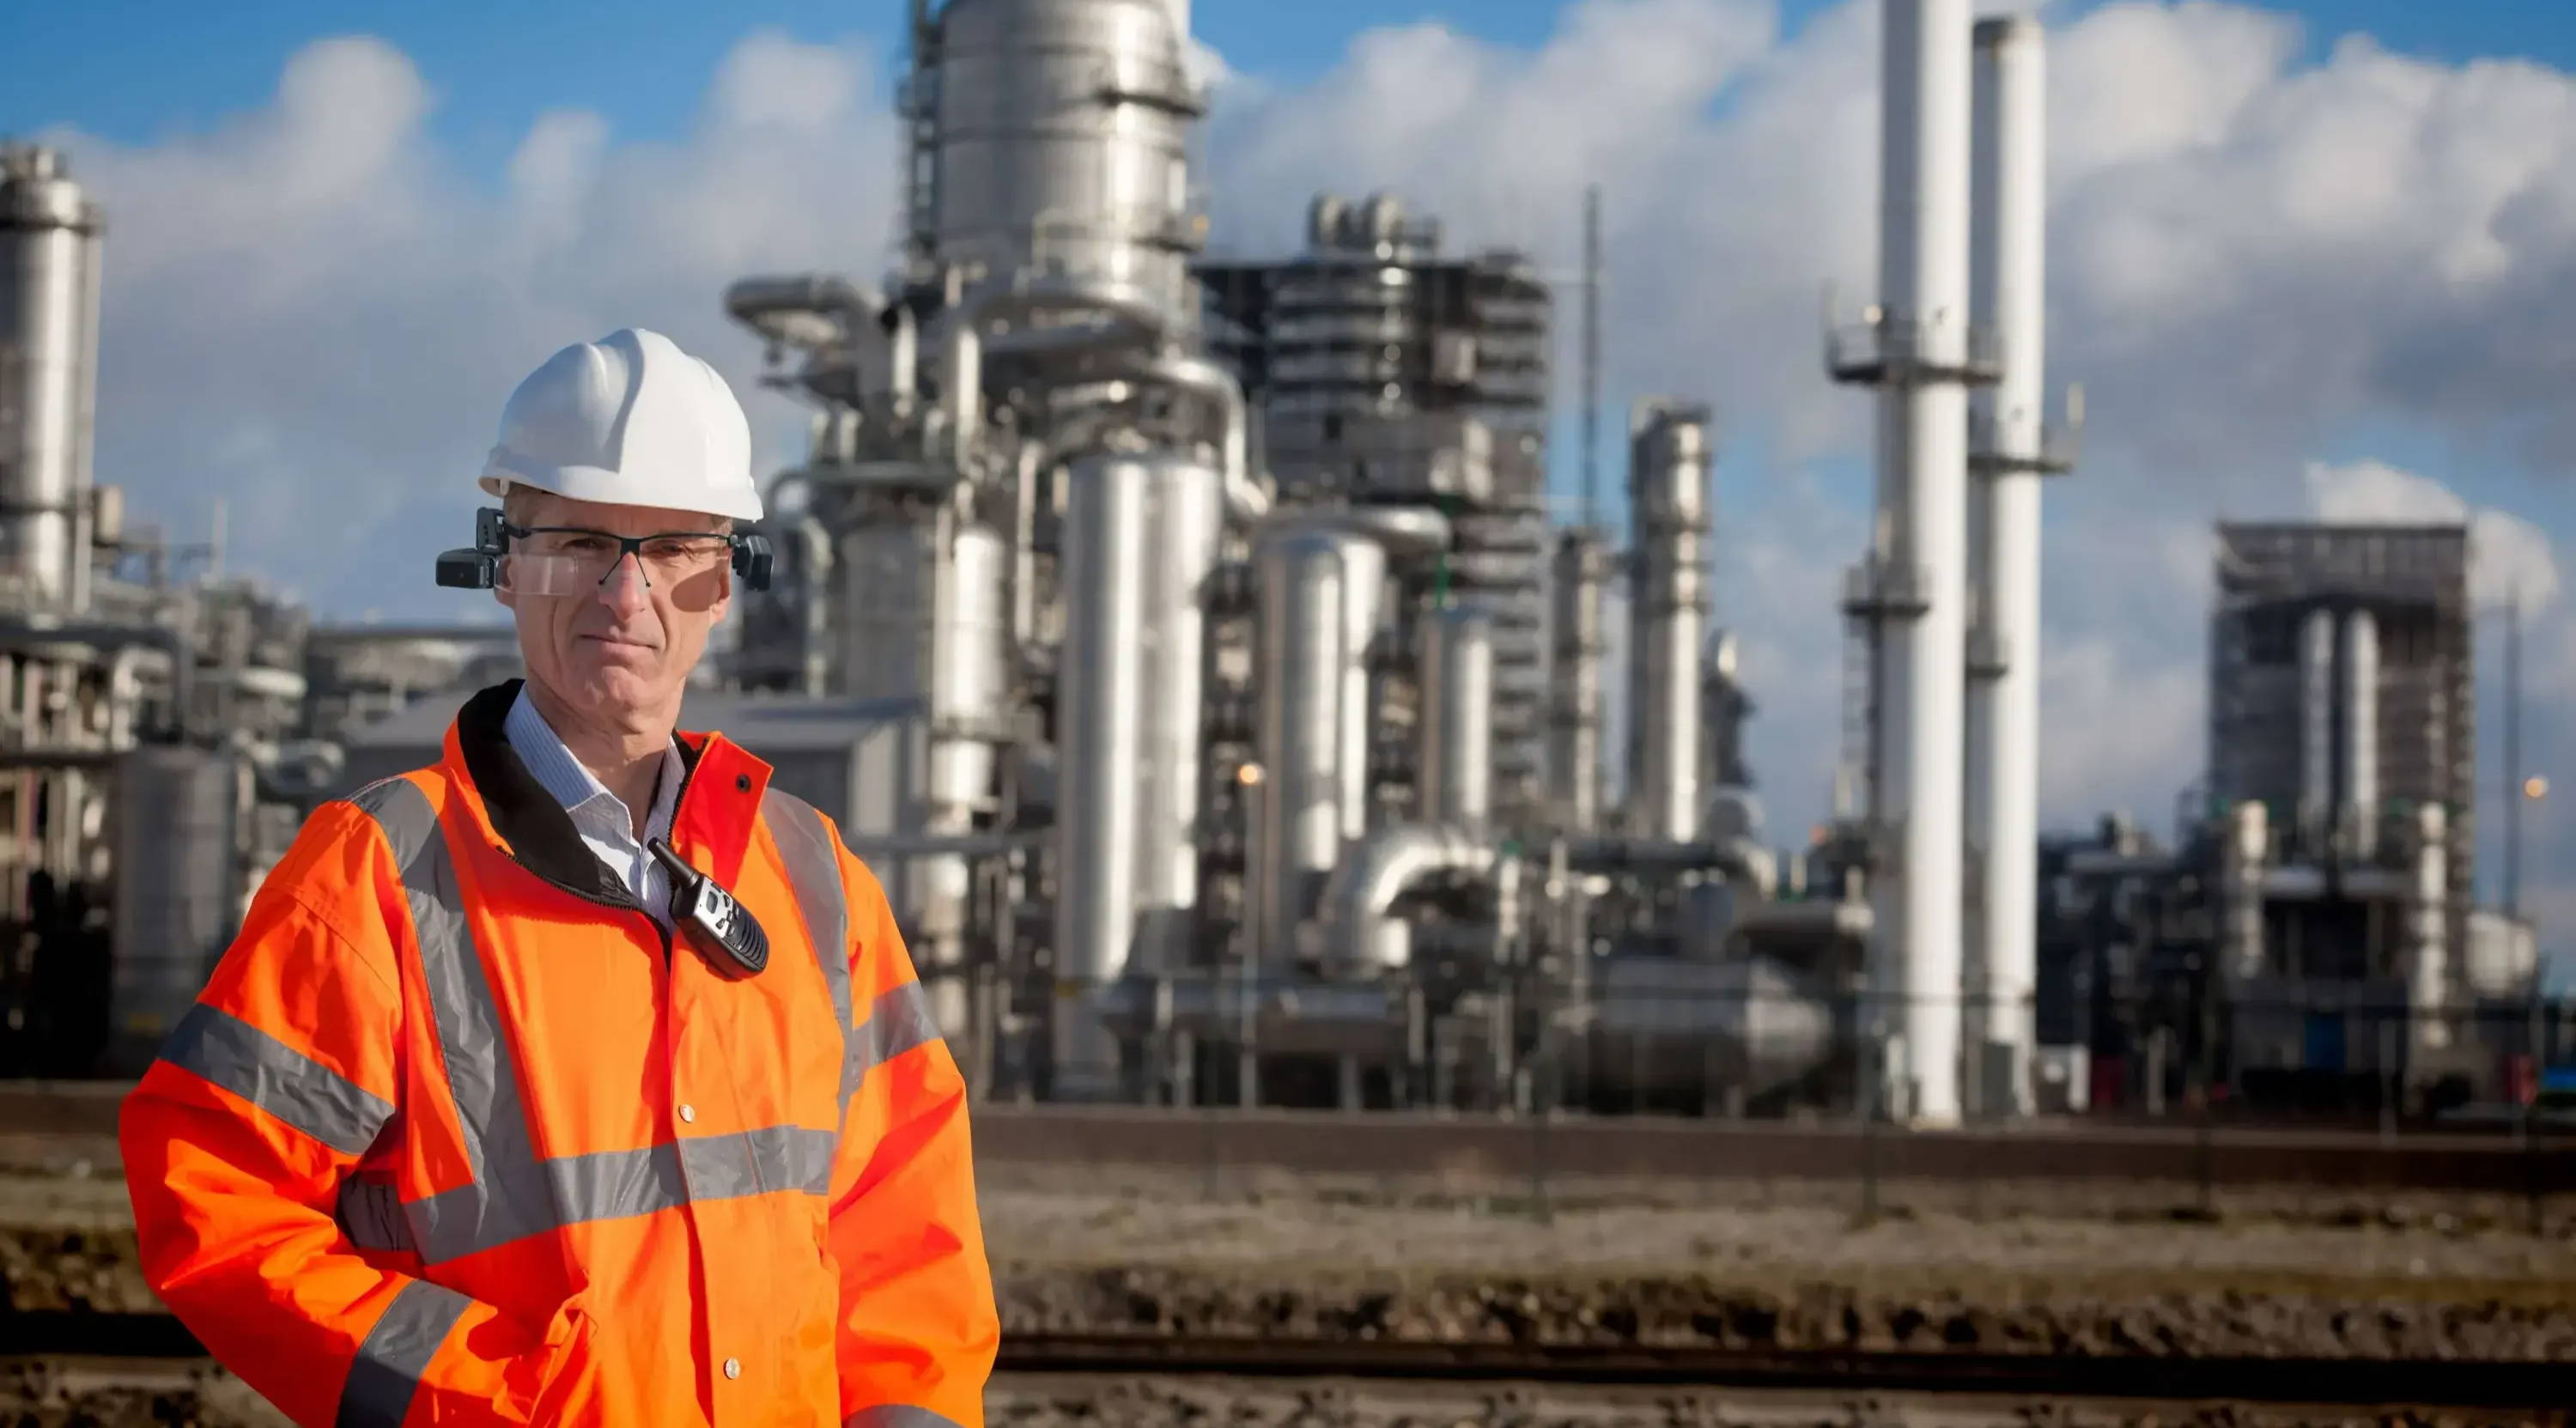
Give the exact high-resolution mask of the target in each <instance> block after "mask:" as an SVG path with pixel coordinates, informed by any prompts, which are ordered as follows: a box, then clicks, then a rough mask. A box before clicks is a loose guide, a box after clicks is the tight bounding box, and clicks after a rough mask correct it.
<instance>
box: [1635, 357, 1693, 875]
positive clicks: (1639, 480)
mask: <svg viewBox="0 0 2576 1428" xmlns="http://www.w3.org/2000/svg"><path fill="white" fill-rule="evenodd" d="M1710 460H1711V453H1710V443H1709V430H1708V411H1707V409H1706V408H1705V407H1698V406H1690V405H1685V404H1681V403H1675V402H1667V401H1662V400H1655V399H1649V400H1647V401H1643V402H1640V403H1638V405H1637V409H1636V412H1635V415H1634V419H1633V421H1632V422H1631V424H1630V441H1629V450H1628V480H1629V487H1630V507H1631V512H1632V515H1631V521H1632V523H1633V526H1634V531H1635V534H1634V538H1633V541H1632V546H1631V548H1632V552H1633V554H1632V561H1633V570H1632V575H1631V582H1632V583H1631V585H1630V599H1629V622H1630V628H1631V630H1632V632H1633V635H1632V638H1631V641H1630V644H1629V668H1630V673H1629V691H1630V693H1629V701H1628V705H1629V720H1630V724H1629V741H1628V748H1629V754H1628V771H1629V774H1628V782H1629V808H1630V822H1631V824H1632V826H1633V827H1634V829H1635V831H1636V832H1637V834H1638V835H1639V836H1641V837H1647V838H1659V839H1663V840H1666V841H1669V842H1687V841H1689V840H1690V839H1692V838H1694V837H1696V836H1697V834H1698V831H1699V810H1700V802H1701V797H1700V782H1701V779H1700V761H1701V756H1702V753H1703V749H1702V740H1701V738H1700V681H1699V652H1700V644H1701V641H1702V640H1703V639H1704V638H1705V637H1706V633H1707V629H1708V556H1707V550H1708V528H1709V511H1708V480H1709V466H1710Z"/></svg>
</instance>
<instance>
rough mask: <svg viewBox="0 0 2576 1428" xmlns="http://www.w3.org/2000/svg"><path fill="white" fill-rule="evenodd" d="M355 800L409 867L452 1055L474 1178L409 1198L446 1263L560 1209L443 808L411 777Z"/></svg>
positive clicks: (416, 1224) (430, 1252)
mask: <svg viewBox="0 0 2576 1428" xmlns="http://www.w3.org/2000/svg"><path fill="white" fill-rule="evenodd" d="M354 801H355V802H356V803H357V805H358V806H359V807H361V808H364V809H366V810H367V812H369V813H370V814H373V815H374V816H375V819H376V821H377V823H378V824H380V825H381V826H382V827H383V828H384V830H385V837H386V839H387V841H388V842H390V843H392V845H393V850H394V857H395V859H396V862H397V865H398V866H399V867H400V868H401V869H402V884H403V893H404V897H405V900H406V901H407V902H409V903H410V905H411V920H412V929H413V932H414V934H415V936H416V937H417V939H418V941H419V943H420V962H421V972H422V974H423V977H424V979H425V980H426V981H427V982H428V984H429V1004H430V1015H431V1016H432V1017H433V1018H434V1019H435V1020H436V1022H437V1025H438V1047H439V1056H440V1060H442V1061H444V1062H445V1063H446V1068H447V1094H448V1099H449V1102H450V1104H452V1105H453V1106H454V1107H455V1108H456V1116H457V1121H458V1126H459V1129H460V1130H461V1131H462V1132H463V1135H464V1141H465V1163H466V1167H467V1169H468V1170H469V1171H470V1172H471V1173H472V1175H473V1177H474V1178H473V1182H472V1183H471V1184H469V1185H462V1186H458V1187H457V1188H456V1189H453V1190H447V1191H442V1192H440V1193H438V1194H436V1195H432V1196H429V1197H427V1198H425V1199H422V1200H416V1201H413V1202H412V1203H410V1204H409V1205H407V1206H405V1207H404V1209H405V1213H406V1215H407V1217H408V1218H409V1219H410V1221H411V1227H412V1239H413V1242H414V1243H415V1244H417V1245H419V1246H420V1249H421V1256H422V1258H423V1259H425V1260H427V1261H428V1262H430V1263H432V1264H436V1263H439V1262H442V1261H445V1260H450V1259H455V1258H457V1257H459V1256H462V1255H466V1254H471V1253H474V1252H475V1251H476V1250H481V1249H490V1248H492V1247H493V1246H495V1245H503V1244H507V1243H509V1242H510V1241H512V1240H516V1239H522V1238H524V1237H526V1236H528V1235H533V1234H537V1233H539V1232H541V1231H544V1230H547V1229H550V1228H552V1227H553V1226H555V1225H556V1224H559V1223H561V1222H562V1216H561V1214H560V1213H559V1207H558V1206H556V1205H555V1204H553V1203H551V1197H550V1196H549V1194H548V1185H547V1180H546V1176H545V1174H544V1172H543V1170H542V1169H541V1168H540V1167H539V1166H538V1164H537V1155H536V1148H535V1145H534V1143H533V1141H532V1139H531V1137H530V1135H529V1131H528V1113H527V1106H526V1104H525V1103H524V1102H523V1101H521V1100H520V1098H519V1069H518V1064H517V1063H516V1062H515V1061H514V1060H513V1059H512V1058H511V1056H510V1050H509V1047H508V1045H507V1044H506V1043H505V1042H504V1040H503V1038H502V1034H501V1014H500V1010H499V1008H498V1007H497V1006H496V1005H495V1001H494V998H493V995H492V985H491V981H490V979H489V977H488V975H487V974H486V972H485V969H484V966H483V958H482V956H481V954H480V953H479V952H478V951H477V950H476V948H475V945H474V929H473V926H472V924H471V923H469V922H468V921H467V920H466V916H465V896H464V893H463V891H462V890H461V889H460V888H459V887H458V886H457V881H456V863H455V860H454V858H453V857H451V856H450V854H449V853H448V851H447V840H446V839H445V838H443V837H440V836H439V835H438V819H437V814H436V811H435V810H433V809H432V808H431V807H430V805H429V797H428V795H426V794H424V793H422V792H421V791H420V789H419V787H418V786H417V785H415V784H413V783H412V782H411V781H410V780H409V779H398V780H392V781H389V782H386V783H382V784H378V785H376V786H375V787H373V788H369V789H367V790H365V791H364V792H362V793H360V794H359V795H358V796H357V798H356V799H355V800H354Z"/></svg>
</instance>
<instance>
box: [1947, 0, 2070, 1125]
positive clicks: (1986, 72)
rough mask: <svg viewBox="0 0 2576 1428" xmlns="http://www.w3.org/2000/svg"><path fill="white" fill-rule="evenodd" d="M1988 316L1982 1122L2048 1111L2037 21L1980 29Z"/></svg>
mask: <svg viewBox="0 0 2576 1428" xmlns="http://www.w3.org/2000/svg"><path fill="white" fill-rule="evenodd" d="M1975 42H1976V95H1975V101H1976V106H1975V110H1976V112H1975V135H1976V140H1975V165H1974V173H1975V179H1974V189H1975V194H1976V217H1975V225H1974V235H1975V237H1974V245H1973V246H1974V251H1975V304H1974V312H1975V320H1976V325H1977V326H1978V327H1979V328H1981V329H1985V330H1989V331H1992V332H1993V333H1994V335H1995V338H1996V340H1997V345H1998V347H1999V349H2000V356H2001V359H2002V365H2001V371H2000V374H1999V378H1998V381H1997V383H1996V385H1995V388H1994V391H1993V393H1992V394H1991V396H1989V397H1986V398H1985V399H1984V402H1985V405H1986V410H1985V411H1984V412H1983V413H1982V414H1981V416H1980V419H1979V420H1978V421H1976V422H1975V423H1974V427H1975V443H1976V445H1975V450H1974V451H1972V452H1971V453H1970V456H1969V466H1970V469H1971V470H1972V472H1973V473H1974V474H1975V476H1976V477H1977V478H1978V479H1977V481H1976V484H1975V489H1974V490H1973V491H1972V492H1971V494H1970V499H1971V501H1972V503H1973V504H1972V506H1971V508H1970V514H1969V518H1970V522H1971V530H1972V532H1973V539H1972V540H1971V541H1970V549H1971V551H1972V552H1974V553H1975V554H1976V555H1977V556H1978V557H1979V559H1978V560H1977V563H1976V569H1975V571H1974V573H1973V575H1972V584H1973V588H1974V590H1975V591H1976V599H1975V602H1974V605H1975V609H1976V612H1977V619H1976V621H1975V623H1974V624H1973V625H1972V627H1971V629H1970V630H1969V635H1968V673H1969V676H1970V683H1969V686H1968V741H1969V742H1968V767H1969V770H1970V780H1969V789H1968V793H1969V797H1968V845H1969V847H1970V848H1971V849H1973V850H1975V853H1976V855H1977V856H1976V858H1975V860H1974V871H1975V876H1976V879H1977V886H1976V888H1975V890H1974V894H1973V896H1972V897H1971V898H1970V902H1969V905H1970V909H1971V913H1970V916H1969V918H1968V924H1969V945H1968V962H1967V967H1966V978H1965V981H1964V983H1963V991H1964V993H1965V996H1966V1003H1965V1011H1964V1015H1963V1017H1962V1023H1963V1024H1962V1027H1961V1031H1962V1034H1963V1036H1964V1037H1965V1039H1966V1042H1967V1064H1968V1067H1969V1073H1970V1074H1969V1088H1968V1101H1969V1110H1970V1111H1971V1112H1972V1113H1973V1114H1977V1115H1984V1116H2012V1115H2025V1114H2028V1113H2029V1112H2030V1110H2031V1108H2032V1089H2031V1084H2030V1058H2031V1047H2032V1042H2033V1040H2034V1035H2035V1031H2034V1028H2033V1026H2032V1022H2031V995H2032V992H2033V989H2034V987H2035V985H2036V983H2037V978H2038V950H2037V936H2038V932H2037V926H2036V923H2037V919H2038V896H2039V890H2038V879H2039V866H2038V864H2039V853H2038V840H2039V737H2040V734H2039V644H2040V630H2039V478H2040V476H2041V475H2043V474H2046V473H2050V472H2055V471H2063V470H2065V469H2066V466H2065V463H2064V462H2063V461H2062V460H2061V459H2059V458H2058V457H2057V456H2055V455H2054V454H2053V453H2052V452H2051V451H2050V450H2049V449H2048V448H2049V446H2050V442H2049V441H2048V440H2047V433H2046V432H2045V431H2044V430H2043V427H2042V422H2041V403H2042V380H2041V379H2042V366H2043V360H2044V357H2045V346H2044V344H2045V341H2046V336H2047V333H2046V325H2047V324H2046V321H2045V316H2046V302H2045V289H2046V272H2047V269H2046V261H2045V250H2046V247H2047V228H2048V202H2047V127H2046V98H2047V76H2046V69H2045V63H2046V48H2045V47H2046V39H2045V35H2044V33H2043V31H2042V30H2041V27H2040V24H2039V22H2038V21H2036V20H2033V19H2029V18H2027V17H2022V16H2010V17H2004V18H1998V19H1990V20H1981V21H1979V22H1978V23H1977V26H1976V31H1975Z"/></svg>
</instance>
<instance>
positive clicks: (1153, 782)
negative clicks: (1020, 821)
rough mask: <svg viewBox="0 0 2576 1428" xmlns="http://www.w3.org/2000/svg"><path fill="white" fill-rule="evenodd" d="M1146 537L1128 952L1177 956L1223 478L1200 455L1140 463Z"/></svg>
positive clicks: (1174, 963)
mask: <svg viewBox="0 0 2576 1428" xmlns="http://www.w3.org/2000/svg"><path fill="white" fill-rule="evenodd" d="M1150 469H1151V472H1152V474H1151V477H1150V480H1151V482H1152V486H1153V492H1154V536H1153V542H1152V549H1151V553H1150V558H1149V559H1147V560H1146V561H1145V571H1144V577H1145V620H1144V635H1143V638H1144V646H1145V673H1144V690H1143V694H1142V696H1141V697H1142V700H1143V702H1144V706H1145V717H1144V722H1143V726H1142V728H1141V730H1140V731H1139V732H1140V734H1141V737H1142V738H1143V740H1144V750H1143V757H1142V760H1141V762H1142V769H1141V771H1140V772H1141V779H1140V784H1141V788H1140V793H1141V796H1142V800H1143V808H1142V812H1141V813H1140V815H1139V817H1140V818H1141V820H1142V821H1141V824H1140V826H1139V840H1140V846H1139V850H1138V853H1137V862H1138V867H1137V904H1138V910H1137V919H1138V927H1137V939H1136V946H1137V960H1138V962H1139V963H1140V964H1141V966H1142V967H1143V968H1144V969H1145V970H1148V971H1158V972H1159V971H1173V970H1177V969H1179V968H1180V967H1182V966H1184V965H1186V964H1187V962H1188V960H1189V957H1188V954H1189V939H1190V934H1191V930H1192V928H1193V927H1195V925H1196V921H1197V918H1196V908H1197V906H1198V883H1199V851H1198V838H1197V833H1198V818H1199V784H1200V781H1201V780H1200V773H1201V766H1202V760H1203V757H1204V752H1203V751H1204V749H1205V742H1204V740H1203V739H1202V738H1201V727H1202V726H1201V720H1202V719H1203V718H1204V716H1205V713H1206V710H1205V707H1204V706H1205V703H1206V701H1205V700H1204V699H1202V698H1201V690H1202V688H1203V684H1204V681H1203V678H1202V676H1203V675H1204V673H1205V670H1204V668H1203V660H1204V657H1205V654H1206V649H1207V635H1206V630H1207V622H1206V615H1205V607H1204V603H1203V602H1204V601H1205V599H1206V597H1207V589H1208V582H1209V581H1210V580H1211V579H1213V578H1214V576H1215V573H1216V565H1217V556H1218V553H1219V546H1220V542H1221V539H1222V537H1223V535H1224V531H1225V504H1224V498H1225V493H1224V478H1223V476H1222V475H1221V474H1220V473H1219V472H1218V471H1217V470H1216V469H1215V468H1214V467H1211V466H1208V465H1205V464H1204V463H1201V462H1196V461H1187V460H1181V459H1177V458H1173V457H1160V458H1156V459H1154V460H1152V461H1151V462H1150Z"/></svg>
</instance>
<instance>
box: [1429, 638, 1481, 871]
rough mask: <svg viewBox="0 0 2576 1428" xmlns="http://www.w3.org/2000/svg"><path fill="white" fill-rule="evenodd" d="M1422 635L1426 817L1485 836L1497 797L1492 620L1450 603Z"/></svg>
mask: <svg viewBox="0 0 2576 1428" xmlns="http://www.w3.org/2000/svg"><path fill="white" fill-rule="evenodd" d="M1422 630H1423V635H1422V643H1423V650H1422V671H1423V681H1422V695H1423V698H1422V713H1421V727H1420V737H1421V743H1422V750H1421V779H1422V785H1421V806H1422V810H1423V816H1424V817H1425V818H1426V819H1428V820H1430V821H1432V822H1436V823H1439V824H1443V825H1446V826H1450V827H1454V828H1462V829H1465V830H1467V831H1468V832H1470V833H1482V832H1483V831H1484V829H1485V825H1486V823H1487V822H1488V820H1489V819H1491V817H1492V816H1493V798H1494V622H1493V617H1492V615H1491V614H1490V613H1489V612H1488V611H1486V610H1484V609H1483V608H1482V607H1480V606H1475V605H1450V606H1445V607H1443V608H1441V609H1437V610H1433V611H1431V612H1429V613H1428V614H1427V615H1426V616H1425V617H1424V619H1423V622H1422Z"/></svg>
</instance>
